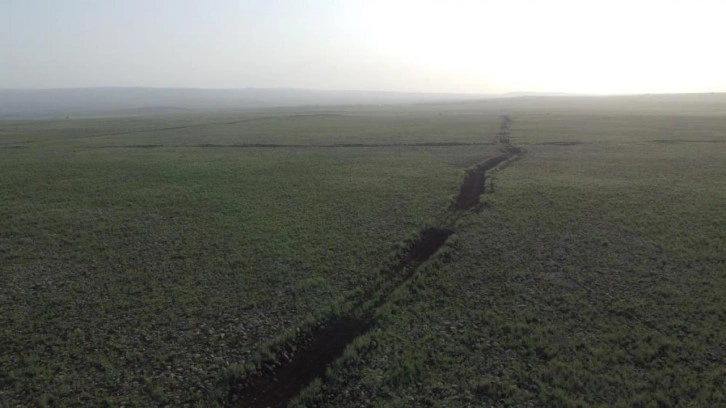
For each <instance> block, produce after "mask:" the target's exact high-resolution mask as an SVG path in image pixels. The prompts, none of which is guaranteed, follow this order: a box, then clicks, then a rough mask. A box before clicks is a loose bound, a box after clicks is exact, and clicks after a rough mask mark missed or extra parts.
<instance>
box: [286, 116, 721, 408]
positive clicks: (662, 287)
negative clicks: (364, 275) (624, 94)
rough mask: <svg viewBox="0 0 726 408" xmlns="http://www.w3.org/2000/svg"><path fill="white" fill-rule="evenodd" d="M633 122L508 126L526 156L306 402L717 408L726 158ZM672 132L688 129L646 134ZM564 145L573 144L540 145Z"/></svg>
mask: <svg viewBox="0 0 726 408" xmlns="http://www.w3.org/2000/svg"><path fill="white" fill-rule="evenodd" d="M639 121H640V122H639V123H640V125H639V126H640V128H638V127H637V126H636V124H637V122H638V121H636V120H635V119H634V118H633V117H629V116H627V115H623V116H622V117H621V118H603V117H597V116H596V115H591V116H588V117H586V118H581V119H580V120H579V121H578V120H576V119H575V118H573V116H571V115H570V114H568V115H563V116H550V117H549V118H548V120H547V121H543V120H542V118H539V117H536V116H527V115H522V116H520V117H517V116H515V118H514V126H513V128H512V140H513V143H515V144H520V145H522V146H525V147H526V149H527V154H526V155H525V157H524V158H522V159H521V160H519V161H517V162H516V163H515V164H514V165H511V166H509V167H507V168H506V169H505V170H503V171H500V172H498V173H497V174H496V176H495V180H494V185H495V192H494V193H493V194H491V195H488V196H486V202H487V204H488V205H487V208H486V210H485V211H483V212H482V213H480V214H469V215H467V216H465V217H464V218H463V219H461V220H460V221H459V223H458V225H457V235H456V241H455V245H453V246H451V247H450V250H449V251H448V252H447V258H451V259H452V260H451V261H449V262H440V261H439V262H438V263H437V264H435V265H432V266H430V267H428V268H425V269H423V270H421V271H420V272H419V274H418V276H417V278H416V279H415V280H414V281H413V282H411V283H410V285H409V287H408V288H407V289H406V290H405V291H404V293H402V294H401V295H400V296H399V297H398V298H397V299H396V300H394V301H392V306H391V310H390V312H389V313H390V314H389V316H387V317H386V318H383V319H381V321H380V322H379V325H378V328H377V329H376V330H374V331H372V332H371V333H370V334H369V335H368V336H367V338H366V339H362V340H361V341H360V343H361V344H377V345H379V346H378V347H375V348H373V349H371V348H369V347H360V350H359V351H358V352H357V353H356V358H354V359H349V360H353V361H355V363H353V364H351V363H350V361H348V362H347V364H344V363H343V362H341V363H340V364H338V365H337V366H336V367H335V368H334V370H333V372H332V374H331V378H333V379H334V380H333V381H332V382H331V383H330V384H329V385H328V388H327V389H325V390H323V391H322V392H320V393H319V394H318V395H326V394H328V393H331V394H333V395H335V397H333V398H332V399H326V400H324V402H323V400H319V399H318V400H316V399H314V398H309V397H308V399H306V400H303V401H309V403H311V402H310V401H315V404H313V405H322V406H331V407H333V406H360V405H361V404H363V405H367V404H369V402H370V401H375V402H376V404H380V405H381V406H490V405H491V406H603V407H606V406H623V407H625V406H721V405H724V404H725V403H726V393H724V391H723V390H724V389H726V383H725V381H726V380H725V378H726V369H725V368H724V366H723V364H722V362H723V361H724V359H726V354H725V352H724V350H726V349H725V348H724V340H723V339H724V338H726V326H724V324H723V322H724V321H725V320H724V319H726V301H725V300H724V297H723V294H724V293H726V273H725V272H726V252H724V247H725V246H724V243H725V239H726V235H724V231H726V209H725V207H724V206H723V203H724V202H726V184H725V183H724V180H726V162H724V161H723V157H724V156H725V154H726V144H725V143H697V142H696V143H652V142H649V140H650V138H659V139H678V140H682V139H688V138H692V137H693V135H694V134H699V136H698V137H702V136H701V135H700V134H701V133H703V132H704V130H703V129H701V128H700V127H699V126H700V123H701V122H700V121H701V118H675V117H663V118H660V117H655V118H649V119H643V118H639ZM675 121H680V122H682V123H683V124H684V128H687V129H691V130H690V131H676V130H673V131H672V132H670V133H665V132H663V133H656V132H654V131H653V129H658V128H659V127H661V126H663V123H672V122H675ZM605 122H610V123H611V125H610V126H609V127H608V126H605V125H603V123H605ZM593 123H596V124H599V125H598V126H595V127H593V128H588V127H587V125H588V124H593ZM709 126H711V127H713V126H714V124H713V122H709V123H708V124H707V126H706V127H705V129H709ZM720 126H721V127H720V128H719V129H721V131H720V132H716V131H713V132H711V133H708V134H706V135H704V136H705V137H708V138H710V139H719V140H721V141H726V139H724V138H723V130H725V129H726V121H723V120H722V121H721V125H720ZM608 134H609V135H613V136H612V137H607V136H602V135H608ZM613 139H616V140H613ZM559 140H572V141H578V142H581V143H582V144H579V145H572V146H557V145H539V144H538V143H539V142H540V141H559ZM402 379H405V381H402ZM299 403H300V404H302V403H303V402H299Z"/></svg>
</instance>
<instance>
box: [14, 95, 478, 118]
mask: <svg viewBox="0 0 726 408" xmlns="http://www.w3.org/2000/svg"><path fill="white" fill-rule="evenodd" d="M487 97H491V96H486V95H471V94H443V93H442V94H437V93H405V92H368V91H319V90H304V89H259V88H246V89H193V88H73V89H4V90H3V89H0V118H2V119H9V118H52V117H65V116H105V115H154V114H173V113H183V112H188V111H209V110H231V109H254V108H270V107H291V106H342V105H390V104H406V103H421V102H444V101H466V100H476V99H482V98H487Z"/></svg>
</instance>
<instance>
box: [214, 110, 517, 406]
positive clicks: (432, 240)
mask: <svg viewBox="0 0 726 408" xmlns="http://www.w3.org/2000/svg"><path fill="white" fill-rule="evenodd" d="M510 124H511V119H510V118H509V116H506V115H505V116H503V117H502V122H501V125H500V129H499V132H498V133H497V142H498V143H499V144H500V145H502V153H501V154H500V155H498V156H495V157H493V158H491V159H488V160H487V161H485V162H483V163H481V164H479V165H477V166H476V167H475V168H474V169H472V170H470V171H469V172H467V175H466V177H465V178H464V182H463V183H462V185H461V188H460V192H459V194H458V196H457V197H456V199H455V201H454V203H453V205H452V209H453V210H454V211H455V212H456V214H457V216H458V215H459V214H461V213H462V212H464V211H466V210H468V209H470V208H472V207H474V206H475V205H477V204H478V203H479V196H480V195H481V194H483V193H485V191H484V181H485V179H486V172H487V171H489V170H491V169H493V168H494V167H496V166H498V165H500V164H501V163H503V162H505V161H507V160H510V159H512V158H515V157H516V156H518V155H520V154H521V150H520V149H519V148H517V147H515V146H513V145H511V144H510V142H509V127H510ZM452 225H453V224H452ZM451 234H453V230H452V229H451V228H429V229H426V230H423V231H421V232H420V233H419V236H418V238H417V239H416V240H414V241H413V242H411V243H410V245H409V246H408V247H407V249H406V250H405V251H404V252H403V253H402V254H401V255H400V257H399V261H398V263H397V264H396V266H394V267H393V268H392V269H391V270H389V271H387V275H388V276H389V277H390V279H389V280H388V284H385V285H381V286H380V287H377V288H374V289H369V290H368V291H367V292H366V293H365V294H364V298H366V299H377V301H374V302H371V303H362V302H361V303H358V304H357V306H355V308H354V309H353V310H350V311H348V312H347V313H343V314H342V315H340V316H337V317H335V318H331V319H328V320H326V321H324V322H318V323H317V324H316V325H314V326H313V328H312V329H310V330H300V331H298V335H297V336H296V337H295V338H294V339H293V340H292V341H290V342H288V343H286V344H284V345H282V346H280V347H278V351H277V353H276V358H275V359H270V360H267V361H264V362H262V363H261V364H259V367H261V368H260V369H259V370H258V371H257V372H255V373H252V374H249V375H247V376H246V377H244V378H241V379H239V380H238V381H235V383H234V384H232V386H231V387H230V390H229V393H228V394H227V396H226V400H225V401H222V402H223V403H224V404H225V405H227V406H243V407H251V408H256V407H285V406H286V405H287V402H288V401H289V400H290V399H292V398H293V397H295V396H296V395H297V394H299V393H300V391H302V390H303V389H304V388H305V387H307V386H308V385H309V384H310V383H311V382H312V381H313V380H315V379H316V378H323V377H324V376H325V371H326V370H327V368H328V366H330V365H331V364H332V363H333V362H334V361H335V360H337V359H338V358H339V357H340V356H341V355H342V354H343V352H344V351H345V349H346V347H347V346H348V345H349V344H351V343H352V342H353V341H354V340H355V339H356V338H358V337H360V336H362V335H363V334H365V333H366V332H367V331H368V330H369V329H370V328H371V327H372V326H373V324H374V323H375V317H376V316H375V315H376V311H377V309H379V308H380V307H381V306H382V305H383V304H385V302H386V301H387V298H388V297H389V296H390V294H391V293H392V292H393V291H395V290H396V289H397V288H398V287H400V286H401V285H403V284H404V283H405V282H406V281H408V280H409V279H410V278H411V277H412V276H413V275H414V273H415V272H416V270H417V269H418V267H419V266H420V265H421V264H423V263H424V262H426V261H427V260H428V259H429V258H430V257H431V256H433V255H434V254H435V253H436V252H437V251H438V250H439V249H440V248H441V247H442V246H444V245H445V243H446V241H447V239H448V238H449V236H451Z"/></svg>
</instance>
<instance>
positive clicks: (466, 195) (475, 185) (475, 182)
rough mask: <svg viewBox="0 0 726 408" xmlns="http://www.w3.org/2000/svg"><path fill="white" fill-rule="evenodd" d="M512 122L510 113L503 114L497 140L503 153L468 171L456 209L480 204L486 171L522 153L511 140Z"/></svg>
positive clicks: (466, 208) (454, 206)
mask: <svg viewBox="0 0 726 408" xmlns="http://www.w3.org/2000/svg"><path fill="white" fill-rule="evenodd" d="M511 123H512V120H511V118H510V117H509V116H508V115H504V116H502V123H501V125H500V126H499V131H498V132H497V141H498V142H499V144H501V145H502V153H501V154H500V155H499V156H496V157H492V158H491V159H489V160H487V161H485V162H483V163H480V164H478V165H477V166H476V167H474V168H473V169H470V170H469V171H468V172H467V174H466V177H465V178H464V182H463V183H462V184H461V188H460V190H459V195H458V196H457V197H456V201H455V202H454V204H453V206H452V207H453V209H454V210H455V211H466V210H468V209H470V208H472V207H474V206H475V205H477V204H479V196H481V195H482V194H484V193H486V191H485V190H484V181H485V180H486V172H487V171H489V170H491V169H493V168H495V167H497V166H498V165H500V164H501V163H503V162H505V161H507V160H509V159H512V158H515V157H516V156H519V155H520V154H521V153H522V150H521V149H520V148H518V147H516V146H513V145H512V144H511V143H510V142H509V132H510V130H509V128H510V125H511Z"/></svg>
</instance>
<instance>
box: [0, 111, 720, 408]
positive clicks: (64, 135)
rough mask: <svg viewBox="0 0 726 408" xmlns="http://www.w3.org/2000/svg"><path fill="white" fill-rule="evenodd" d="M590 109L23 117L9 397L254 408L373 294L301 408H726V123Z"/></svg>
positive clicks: (17, 139)
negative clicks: (319, 328)
mask: <svg viewBox="0 0 726 408" xmlns="http://www.w3.org/2000/svg"><path fill="white" fill-rule="evenodd" d="M566 101H567V99H566V98H565V99H538V98H522V99H514V100H502V101H489V102H480V103H466V104H447V105H419V106H413V107H399V108H375V109H374V108H340V109H336V110H325V111H323V110H321V109H314V110H313V109H311V110H281V109H278V110H268V111H261V112H246V113H245V112H243V113H224V114H221V113H219V114H208V115H199V116H191V115H186V116H175V117H139V118H100V119H71V120H54V121H5V122H0V171H1V172H2V174H3V177H2V179H0V191H3V192H4V194H3V195H2V197H1V198H0V225H2V229H0V268H1V269H0V276H1V277H2V281H3V285H2V286H0V311H1V313H0V349H2V350H3V352H2V353H1V354H0V405H10V406H43V405H45V406H55V405H89V406H98V405H104V404H106V405H112V406H115V405H126V406H134V405H136V406H149V405H170V406H184V405H187V406H208V405H215V404H222V405H224V404H231V403H233V401H235V400H232V399H228V398H227V397H228V395H229V393H230V390H234V389H235V387H238V385H239V381H240V380H241V379H244V378H248V377H249V376H250V375H251V374H252V373H257V372H260V370H264V369H265V368H264V363H265V362H269V361H276V360H277V361H279V360H280V357H279V356H280V353H281V351H285V350H286V349H285V347H295V346H296V340H295V339H299V338H304V336H302V337H301V336H300V333H301V331H302V330H311V328H312V327H314V326H315V324H316V323H320V322H326V321H331V319H336V318H340V316H347V313H349V312H350V311H351V310H356V308H358V310H366V311H367V312H366V313H368V315H367V316H368V317H367V318H368V319H369V320H368V321H369V325H368V326H366V328H365V330H362V331H361V332H360V333H356V336H354V337H353V339H352V340H351V341H350V344H349V345H348V346H347V348H345V350H344V351H343V352H342V354H341V356H340V358H338V359H334V361H331V362H328V363H326V371H325V373H324V374H322V375H317V377H318V378H317V379H313V380H312V381H311V382H310V383H309V384H307V385H306V387H304V389H303V390H302V391H301V392H300V393H299V394H297V392H296V393H295V394H297V397H294V398H293V399H292V400H291V401H290V404H291V405H294V406H331V407H333V406H335V407H337V406H368V405H386V406H412V405H415V406H477V405H493V406H510V405H516V406H543V405H544V406H719V405H723V404H726V395H725V394H724V392H723V389H726V384H725V383H724V378H726V371H725V368H724V366H723V361H724V360H726V354H724V350H726V344H724V340H723V339H725V338H726V327H724V325H723V324H722V322H723V321H724V320H726V302H725V301H724V299H723V296H722V295H723V293H726V275H725V274H724V271H726V258H725V255H724V254H725V253H726V252H725V251H724V250H723V248H724V247H725V243H726V236H725V235H724V231H726V212H725V211H726V210H724V207H723V205H722V203H723V202H725V201H726V185H724V182H723V180H726V164H724V161H723V160H722V158H723V157H724V153H726V139H725V138H724V131H726V118H723V117H722V115H719V114H718V112H717V111H716V110H713V109H709V105H708V103H704V104H702V106H701V105H697V104H690V105H688V107H687V108H680V107H678V106H670V105H667V106H661V105H658V107H657V109H656V108H654V107H653V106H652V104H651V105H648V103H649V102H648V101H644V102H642V104H641V105H638V104H637V103H634V104H624V103H622V101H617V100H616V101H615V102H613V101H612V100H608V99H602V100H600V101H599V102H598V101H597V100H596V101H594V102H593V101H588V102H587V103H588V104H589V105H587V109H585V108H584V107H583V104H582V103H579V102H578V103H574V102H572V103H571V104H570V105H567V102H566ZM616 102H617V103H616ZM699 106H701V108H699ZM503 114H506V115H508V117H509V118H510V119H511V123H510V124H509V125H507V128H508V131H509V133H508V138H507V143H511V145H512V146H516V147H517V148H518V149H521V152H522V153H523V155H521V157H520V156H518V157H519V160H517V161H516V162H512V163H509V162H506V163H503V164H508V165H507V166H506V167H502V166H500V167H499V168H497V169H496V170H491V171H489V170H488V171H487V173H486V177H485V178H486V180H482V182H483V183H485V187H484V190H483V191H484V195H482V196H481V197H479V199H478V203H477V204H475V205H472V206H468V207H467V208H462V209H461V211H458V212H457V211H456V208H455V206H453V207H452V204H454V203H456V197H457V194H459V188H460V186H461V185H462V182H464V180H465V177H466V176H467V169H468V170H472V169H476V168H477V166H478V165H479V164H481V163H484V162H486V161H487V160H489V159H492V158H494V157H497V156H498V155H500V154H502V137H501V136H502V133H501V131H502V126H503V125H502V123H503V121H502V115H503ZM505 150H506V149H505ZM432 228H434V229H436V228H439V229H445V230H446V234H447V235H446V236H447V237H448V239H446V238H445V243H443V244H442V245H440V248H439V247H438V246H437V247H436V248H437V249H436V251H435V252H434V253H433V254H430V256H427V257H425V258H422V259H421V260H420V262H416V266H415V268H414V269H415V271H414V272H415V273H411V274H410V275H408V276H406V277H405V279H402V280H397V279H398V278H396V277H395V276H394V278H393V279H391V278H390V277H389V278H387V277H386V276H387V275H386V274H385V271H386V270H389V268H390V267H393V269H394V270H395V266H396V265H397V262H400V260H401V259H403V258H405V257H406V253H407V252H406V251H407V248H411V242H414V241H415V240H416V239H417V238H416V237H418V236H421V235H420V234H421V232H422V231H428V230H431V229H432ZM402 257H403V258H402ZM385 282H390V285H389V286H385V285H384V283H385ZM381 288H387V289H381ZM366 302H368V306H365V304H366ZM361 308H362V309H361ZM236 401H239V400H236ZM286 402H287V401H283V402H282V404H283V405H284V404H285V403H286ZM237 403H238V402H237Z"/></svg>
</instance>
